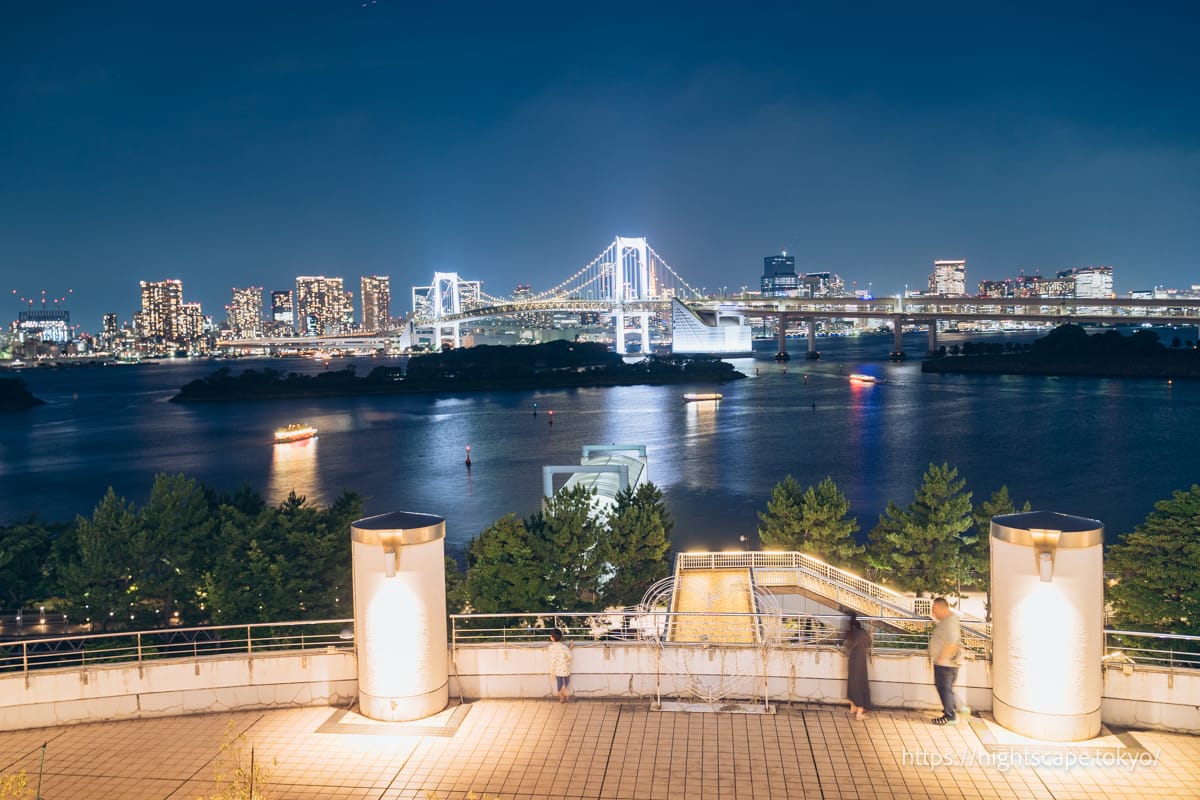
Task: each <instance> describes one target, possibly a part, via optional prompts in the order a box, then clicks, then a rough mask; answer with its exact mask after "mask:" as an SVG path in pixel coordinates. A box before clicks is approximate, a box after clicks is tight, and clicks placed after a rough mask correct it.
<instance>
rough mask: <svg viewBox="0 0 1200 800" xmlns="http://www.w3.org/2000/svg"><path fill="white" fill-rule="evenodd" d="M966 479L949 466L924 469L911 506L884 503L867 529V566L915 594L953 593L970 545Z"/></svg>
mask: <svg viewBox="0 0 1200 800" xmlns="http://www.w3.org/2000/svg"><path fill="white" fill-rule="evenodd" d="M965 485H966V481H965V480H963V479H961V478H959V477H958V470H957V469H952V468H951V467H950V466H949V465H948V464H942V465H941V466H940V467H939V466H937V465H935V464H930V465H929V470H928V471H926V473H925V478H924V481H923V482H922V484H921V486H919V487H918V488H917V490H916V492H915V493H914V498H913V502H912V503H910V504H909V506H908V507H907V508H904V509H901V508H900V507H899V506H897V505H896V504H895V502H889V503H888V507H887V510H886V511H885V512H884V513H883V514H881V515H880V517H879V524H878V525H876V526H875V528H873V529H872V530H871V534H870V538H871V548H870V551H869V555H868V562H869V563H870V565H871V566H872V567H874V568H875V569H876V570H879V571H880V572H883V573H890V574H891V575H892V577H893V578H894V580H895V581H896V583H898V584H900V585H901V586H904V587H906V588H907V589H908V590H910V591H914V592H916V593H917V594H918V595H923V594H925V593H931V594H952V593H954V592H955V590H956V589H957V588H958V581H959V579H960V577H961V574H962V572H963V569H964V562H963V555H964V554H963V548H964V547H970V546H971V545H972V544H974V541H975V539H974V537H973V536H970V535H968V531H969V530H970V528H971V525H972V524H973V522H974V518H973V517H972V507H971V493H970V492H966V491H963V487H964V486H965Z"/></svg>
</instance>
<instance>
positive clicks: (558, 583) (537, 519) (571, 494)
mask: <svg viewBox="0 0 1200 800" xmlns="http://www.w3.org/2000/svg"><path fill="white" fill-rule="evenodd" d="M595 498H596V491H595V490H594V489H590V488H588V487H586V486H583V485H579V486H574V487H570V488H567V487H564V488H562V489H560V490H558V491H557V492H555V493H554V496H553V497H551V498H550V499H548V500H546V501H545V503H544V504H543V508H542V510H541V511H538V512H537V513H536V514H534V515H533V516H532V517H530V518H529V519H527V520H526V521H525V526H526V528H528V529H529V532H530V534H532V535H533V542H534V555H535V556H536V557H537V558H538V559H539V561H540V562H541V564H542V568H543V570H544V574H545V576H546V581H547V587H546V588H547V590H548V596H547V599H548V600H549V602H550V607H551V609H552V610H555V611H588V610H591V609H593V608H595V605H596V599H597V598H598V596H599V588H600V585H599V584H600V566H601V559H600V547H599V545H600V534H601V531H602V530H603V528H604V523H605V520H604V519H603V518H602V517H600V516H598V515H597V512H596V507H595Z"/></svg>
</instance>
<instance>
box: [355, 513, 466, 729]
mask: <svg viewBox="0 0 1200 800" xmlns="http://www.w3.org/2000/svg"><path fill="white" fill-rule="evenodd" d="M445 538H446V521H445V520H444V519H442V518H441V517H435V516H432V515H430V514H410V513H407V512H402V511H399V512H393V513H391V514H380V515H379V516H376V517H367V518H366V519H360V520H358V521H357V522H355V523H354V524H353V525H351V526H350V539H351V548H350V550H351V563H352V565H353V569H354V641H355V647H356V649H357V651H358V706H359V711H360V713H362V714H363V716H365V717H368V718H370V719H377V720H383V721H385V722H401V721H404V720H410V719H421V718H422V717H428V716H430V715H431V714H436V713H437V712H439V711H441V710H442V709H443V708H445V707H446V704H447V703H448V702H449V701H450V685H449V675H450V673H449V664H448V659H447V653H446V561H445V547H444V540H445Z"/></svg>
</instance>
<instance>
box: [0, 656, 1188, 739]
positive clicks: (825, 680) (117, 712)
mask: <svg viewBox="0 0 1200 800" xmlns="http://www.w3.org/2000/svg"><path fill="white" fill-rule="evenodd" d="M573 652H574V655H575V659H574V661H575V663H574V676H573V677H572V679H571V685H572V688H573V689H574V690H575V691H576V693H577V694H578V695H579V696H581V697H596V698H601V697H603V698H630V699H638V700H644V701H647V702H649V701H650V700H652V699H654V698H656V697H658V696H659V695H660V694H661V696H662V697H663V698H664V699H674V697H675V696H692V695H693V692H694V691H695V690H700V691H701V692H703V691H704V690H705V689H706V688H707V687H718V688H720V689H721V690H722V691H725V692H727V693H728V694H729V695H731V696H736V695H739V694H740V695H741V696H742V697H747V698H749V697H758V698H761V697H762V693H763V677H762V676H763V674H764V673H763V668H762V665H761V654H760V653H759V651H757V650H755V649H752V648H725V647H721V648H710V649H708V650H705V649H703V648H699V647H686V648H669V647H668V648H664V649H659V648H655V647H649V646H645V645H623V644H600V643H597V644H591V643H588V644H577V645H575V647H574V651H573ZM765 666H766V671H765V674H766V691H768V692H769V693H770V697H771V702H773V703H780V702H788V701H796V702H801V701H808V702H819V703H822V702H828V703H835V702H837V703H840V702H844V701H845V675H846V663H845V658H844V657H843V656H842V655H841V654H840V653H839V652H837V651H836V650H833V649H819V650H799V649H797V650H776V651H772V652H770V653H768V655H767V658H766V665H765ZM869 669H870V674H871V699H872V701H873V703H874V704H875V705H876V706H878V707H880V708H911V709H926V710H929V711H933V710H935V709H937V708H938V707H939V706H938V700H937V694H936V692H934V690H933V670H932V668H931V667H930V666H929V661H928V659H927V658H926V657H925V655H924V653H911V654H909V653H888V652H876V654H875V655H874V656H873V658H872V659H871V663H870V665H869ZM357 674H358V670H357V662H356V660H355V656H354V652H353V651H351V650H349V649H339V650H336V651H335V652H325V651H308V652H306V653H304V654H299V653H282V654H277V655H270V656H255V657H254V658H253V659H250V658H246V657H244V656H242V657H219V656H212V657H206V658H200V659H180V660H178V661H158V662H148V663H147V664H145V666H144V667H143V668H142V669H140V670H139V669H138V667H137V665H118V666H97V667H88V668H86V669H59V670H35V671H33V672H30V673H28V676H26V675H25V674H22V673H8V674H0V730H22V729H28V728H39V727H46V726H51V725H65V724H71V723H78V722H98V721H103V720H115V719H138V718H144V717H168V716H175V715H179V714H200V713H210V712H218V711H233V710H241V709H253V708H285V707H289V706H313V705H316V706H321V705H330V706H333V705H337V706H348V705H350V704H351V703H352V702H353V701H354V699H355V697H356V696H357V692H358V681H357ZM726 675H735V676H736V675H740V676H742V677H732V678H727V677H724V676H726ZM450 692H451V695H452V696H455V697H460V696H461V697H466V698H468V699H475V698H500V697H526V698H550V697H551V696H552V695H553V684H552V682H551V680H550V678H549V675H548V671H547V664H546V650H545V646H544V645H542V644H524V645H500V644H496V645H465V646H460V647H459V648H458V650H457V651H456V652H454V653H453V654H452V661H451V676H450ZM957 692H958V697H959V701H960V703H961V702H962V701H964V700H965V701H966V703H967V705H969V706H971V708H973V709H976V710H980V711H987V710H989V709H990V708H991V698H992V691H991V674H990V670H989V665H988V663H987V662H983V661H971V662H967V663H966V664H964V667H963V669H962V670H960V671H959V679H958V684H957ZM1102 713H1103V719H1104V722H1105V723H1106V724H1108V725H1113V726H1117V727H1128V728H1140V729H1153V730H1170V731H1178V732H1182V733H1191V734H1200V671H1197V670H1174V671H1171V670H1165V669H1154V668H1150V667H1140V666H1139V667H1135V668H1130V669H1129V670H1128V672H1126V671H1125V670H1124V669H1123V668H1122V667H1121V666H1119V665H1114V666H1112V667H1109V668H1108V669H1106V670H1105V673H1104V698H1103V705H1102Z"/></svg>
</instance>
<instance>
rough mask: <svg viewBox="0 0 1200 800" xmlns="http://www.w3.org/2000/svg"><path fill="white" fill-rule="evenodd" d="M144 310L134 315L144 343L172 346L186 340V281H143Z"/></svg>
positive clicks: (135, 324) (138, 332) (136, 326)
mask: <svg viewBox="0 0 1200 800" xmlns="http://www.w3.org/2000/svg"><path fill="white" fill-rule="evenodd" d="M141 286H142V310H141V311H140V312H139V313H137V314H135V315H134V328H135V330H136V331H137V335H138V337H139V338H141V339H147V340H150V341H153V342H157V343H160V344H164V345H168V344H175V343H178V342H182V341H183V340H184V330H183V329H184V320H183V281H181V280H177V279H173V278H172V279H169V280H165V281H142V282H141Z"/></svg>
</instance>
